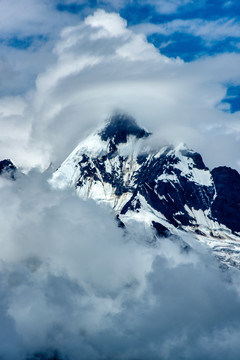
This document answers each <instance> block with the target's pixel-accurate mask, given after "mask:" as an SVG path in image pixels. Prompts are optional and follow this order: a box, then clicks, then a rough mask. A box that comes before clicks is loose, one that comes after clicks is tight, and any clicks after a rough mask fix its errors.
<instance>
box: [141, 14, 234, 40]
mask: <svg viewBox="0 0 240 360" xmlns="http://www.w3.org/2000/svg"><path fill="white" fill-rule="evenodd" d="M134 30H135V31H138V32H140V33H142V32H144V33H145V34H146V35H150V34H153V33H159V34H163V35H171V34H173V33H175V32H182V33H186V34H191V35H194V36H200V37H202V38H203V39H204V40H205V41H216V40H223V39H225V38H226V37H233V38H238V37H239V36H240V24H239V23H238V22H237V21H236V20H235V19H229V18H221V19H219V20H204V19H192V20H189V19H187V20H182V19H177V20H173V21H170V22H167V23H162V24H150V23H146V24H140V25H136V26H135V27H134Z"/></svg>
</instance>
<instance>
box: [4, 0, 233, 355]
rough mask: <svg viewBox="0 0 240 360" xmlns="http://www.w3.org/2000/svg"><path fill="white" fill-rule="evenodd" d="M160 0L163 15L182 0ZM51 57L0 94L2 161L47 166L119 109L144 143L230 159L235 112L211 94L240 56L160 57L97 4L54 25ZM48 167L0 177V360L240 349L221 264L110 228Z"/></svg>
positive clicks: (221, 87) (214, 160)
mask: <svg viewBox="0 0 240 360" xmlns="http://www.w3.org/2000/svg"><path fill="white" fill-rule="evenodd" d="M5 3H6V2H3V4H5ZM168 3H172V6H173V7H172V10H171V9H170V8H169V7H168V8H167V2H165V1H161V6H162V7H164V6H165V12H170V11H173V8H176V7H177V6H180V5H181V4H183V3H187V1H178V2H176V1H172V2H168ZM43 17H44V16H43ZM50 58H51V64H49V65H48V67H47V68H46V69H45V70H44V71H43V72H41V73H40V74H39V76H38V77H37V81H36V87H35V89H32V90H31V91H28V92H27V93H26V94H25V95H22V96H20V95H19V96H15V97H12V96H9V97H2V98H1V99H0V123H1V130H2V133H1V139H0V153H1V156H2V158H12V159H13V160H14V161H15V162H16V163H17V165H19V166H23V167H25V168H28V169H29V168H32V167H35V166H38V167H40V168H42V169H43V168H46V167H48V165H49V163H50V162H51V161H53V162H54V163H55V164H56V165H58V164H59V163H60V162H61V161H62V160H63V159H64V158H65V157H66V155H68V153H69V152H70V151H71V150H72V149H73V148H74V146H75V145H76V144H77V142H78V141H79V139H81V138H83V137H84V136H85V135H86V134H87V133H88V132H90V131H91V130H92V129H94V128H95V126H98V125H99V124H100V123H101V122H102V121H103V120H104V119H105V118H106V117H107V116H108V115H109V114H110V113H111V112H112V111H113V110H115V109H118V110H123V111H126V112H129V113H131V114H132V115H133V116H135V117H136V119H137V120H138V121H139V123H140V124H141V125H143V126H145V127H146V128H147V129H149V130H150V131H154V132H155V133H156V135H155V137H154V136H153V139H152V142H153V144H154V146H159V144H161V143H163V142H173V143H176V142H178V141H185V142H187V143H188V144H189V145H190V146H192V147H193V148H195V149H196V150H198V151H200V152H202V153H203V155H205V158H206V163H207V164H208V165H210V166H214V165H218V164H229V165H232V166H234V167H236V166H237V162H238V161H239V152H238V151H237V150H238V147H237V145H238V141H239V133H240V129H239V120H238V113H235V114H230V113H226V112H223V111H222V109H221V106H220V105H219V104H220V102H221V100H222V99H223V97H224V95H225V92H226V90H225V84H226V83H227V82H234V81H236V82H237V81H239V80H240V70H239V55H237V54H224V55H218V56H215V57H209V58H208V57H206V58H202V59H200V60H198V61H194V62H192V63H188V64H186V63H184V62H183V61H181V60H180V59H169V58H167V57H166V56H163V55H161V54H160V53H159V52H158V51H157V50H156V48H155V47H154V46H153V45H152V44H150V43H148V42H147V40H146V38H145V36H144V35H142V34H141V33H135V32H134V31H133V30H132V29H129V28H128V27H127V24H126V21H125V20H123V19H122V18H121V17H120V16H119V15H118V14H116V13H106V12H104V11H103V10H99V11H97V12H96V13H94V15H90V16H88V17H87V18H86V19H85V20H84V21H82V22H81V23H79V24H78V25H75V26H72V27H67V28H65V29H64V30H63V31H62V32H61V36H60V38H59V40H58V42H57V43H56V44H55V46H54V53H53V54H52V55H51V56H50ZM46 62H47V61H46ZM0 65H1V64H0ZM3 80H4V72H3ZM5 80H6V79H5ZM48 176H49V175H48V173H42V174H41V173H38V172H36V171H35V170H32V171H30V173H29V174H28V175H27V176H22V177H20V178H19V179H18V180H17V181H16V182H11V181H7V180H4V179H0V191H1V202H0V212H1V215H0V228H1V236H0V249H1V253H0V289H1V300H0V319H1V327H0V358H2V359H3V360H16V359H17V360H25V359H26V357H27V356H29V358H28V359H31V356H32V354H34V353H46V352H48V351H49V352H50V353H51V352H52V351H55V350H57V351H58V352H59V353H60V354H61V356H62V357H63V359H68V360H79V359H91V360H94V359H97V360H98V359H128V360H129V359H140V360H141V359H142V360H147V359H169V360H174V359H176V360H179V359H196V360H198V359H199V360H202V359H214V360H215V359H218V360H221V359H224V360H225V359H229V360H235V359H236V358H237V357H238V356H239V355H238V354H239V352H240V345H239V336H240V299H239V284H240V279H239V274H238V273H237V272H234V271H230V270H229V271H227V272H222V270H220V269H219V268H218V264H217V263H216V262H215V260H214V259H213V258H212V257H211V255H209V254H208V253H204V251H203V250H202V249H201V248H199V253H196V252H194V251H190V252H189V253H186V252H183V251H182V250H181V248H180V247H179V245H178V243H176V242H174V241H172V240H171V239H168V240H167V239H164V240H163V239H159V240H158V241H157V242H156V243H154V244H152V243H151V242H152V234H151V233H149V232H148V231H147V230H146V229H144V228H142V229H139V228H138V227H137V228H136V227H135V226H134V224H133V225H132V229H131V230H130V229H129V231H128V233H125V232H123V231H122V230H121V229H118V228H117V226H116V224H115V222H114V220H111V219H113V214H111V213H109V210H108V209H104V208H101V207H98V206H97V205H96V204H94V203H92V202H82V201H81V200H79V199H78V198H77V197H75V195H73V194H72V193H70V192H58V191H53V190H51V189H50V188H49V186H48V183H47V181H46V180H47V178H48ZM186 240H187V241H190V242H192V241H193V240H192V239H186ZM150 243H151V244H150Z"/></svg>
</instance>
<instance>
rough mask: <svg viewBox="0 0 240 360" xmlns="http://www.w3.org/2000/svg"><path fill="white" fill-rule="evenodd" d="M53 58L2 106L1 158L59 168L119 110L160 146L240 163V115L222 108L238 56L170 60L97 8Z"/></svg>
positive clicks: (235, 77)
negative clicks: (181, 146)
mask: <svg viewBox="0 0 240 360" xmlns="http://www.w3.org/2000/svg"><path fill="white" fill-rule="evenodd" d="M51 56H52V57H51V63H50V64H49V65H48V66H47V68H46V70H45V71H43V72H41V73H40V74H39V75H38V77H37V79H36V86H35V89H31V90H30V89H29V90H30V91H29V92H27V93H26V94H25V95H23V96H21V97H18V98H17V100H16V99H15V98H12V102H11V101H10V100H9V98H4V97H3V98H2V99H1V101H0V122H1V124H2V125H1V126H3V127H4V130H5V132H4V133H5V135H4V137H3V138H1V142H0V151H1V154H2V155H1V156H2V157H7V158H12V160H13V161H15V162H16V164H17V165H20V166H23V167H26V168H31V167H34V166H40V167H41V168H42V169H43V168H46V167H48V165H49V163H50V162H53V163H54V164H55V165H56V166H57V165H59V164H60V163H61V161H63V160H64V158H65V157H66V156H67V155H68V153H69V152H70V151H71V150H72V149H73V148H74V147H75V145H77V143H78V141H79V140H81V139H82V138H83V137H84V136H86V135H87V134H88V133H89V132H90V131H92V130H93V129H94V128H95V127H96V126H97V125H99V124H100V123H101V122H102V121H104V120H105V119H106V117H108V116H109V115H110V114H111V113H112V111H114V110H116V109H117V110H120V111H125V112H129V113H130V114H132V115H133V116H134V117H136V119H137V121H139V123H140V124H141V125H143V126H145V127H146V128H147V129H149V130H150V131H153V133H154V134H155V135H154V136H153V139H152V142H153V144H154V145H156V146H159V145H160V144H162V143H166V142H169V143H178V142H180V141H184V142H186V143H187V144H188V145H189V146H190V147H192V148H194V149H196V150H197V151H199V152H202V153H203V155H204V158H205V160H206V162H207V165H209V166H211V167H212V166H215V165H220V164H227V165H231V166H232V167H237V166H238V161H239V154H238V152H237V148H238V145H239V130H238V122H239V115H238V113H235V114H230V113H227V112H224V111H222V108H221V106H220V103H221V100H222V99H223V98H224V96H225V93H226V88H225V85H226V84H227V83H237V82H238V81H240V70H239V66H238V64H239V55H237V54H234V53H233V54H222V55H218V56H214V57H205V58H202V59H199V60H196V61H194V62H192V63H184V62H183V61H182V60H181V59H179V58H177V59H173V58H171V59H170V58H168V57H166V56H164V55H162V54H161V53H160V52H159V51H158V50H157V49H156V48H155V47H154V45H153V44H151V43H149V42H148V41H147V39H146V37H145V35H144V34H143V33H141V32H139V31H138V32H135V30H134V29H131V28H129V27H128V26H127V23H126V21H125V20H124V19H123V18H121V17H120V15H119V14H117V13H107V12H105V11H104V10H97V11H96V12H95V13H94V14H92V15H89V16H88V17H86V18H85V20H84V21H82V22H80V23H79V24H77V25H74V26H71V27H66V28H64V29H63V30H62V31H61V35H60V38H59V40H58V41H57V43H56V44H55V45H54V48H53V55H51ZM53 59H55V60H53ZM20 101H21V102H22V103H23V104H24V105H22V108H21V111H20V110H19V108H16V106H15V105H14V104H16V102H20ZM6 106H8V107H10V109H9V110H8V111H7V113H6ZM1 107H2V109H3V110H1ZM13 127H14V129H15V130H14V131H13V130H12V129H13ZM233 129H234V130H233ZM18 134H20V135H21V136H20V138H19V137H18ZM220 144H221V146H220Z"/></svg>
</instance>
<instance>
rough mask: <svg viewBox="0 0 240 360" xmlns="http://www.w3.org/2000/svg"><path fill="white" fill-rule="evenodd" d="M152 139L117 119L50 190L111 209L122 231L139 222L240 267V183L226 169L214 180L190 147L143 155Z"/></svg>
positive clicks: (77, 153)
mask: <svg viewBox="0 0 240 360" xmlns="http://www.w3.org/2000/svg"><path fill="white" fill-rule="evenodd" d="M149 135H150V133H149V132H147V131H146V130H144V129H143V128H141V127H139V126H138V125H137V123H136V121H135V120H134V119H133V118H132V117H130V116H127V115H123V114H116V115H114V116H113V117H112V118H110V120H109V121H108V122H107V124H106V125H105V127H104V128H103V129H102V130H100V131H98V132H96V133H94V134H92V135H90V136H89V137H88V138H87V139H86V140H84V141H83V142H81V143H80V144H79V145H78V146H77V147H76V149H75V150H74V151H73V152H72V153H71V154H70V155H69V157H68V158H67V159H66V160H65V161H64V162H63V164H62V165H61V166H60V168H59V169H58V170H57V171H56V172H55V173H54V174H53V176H52V178H51V180H50V183H51V184H52V186H54V187H56V188H65V187H74V188H75V189H76V192H77V194H78V195H79V196H80V197H81V198H83V199H87V198H92V199H94V200H95V201H97V202H99V203H102V202H104V203H107V204H109V205H110V206H111V207H112V208H113V209H114V210H115V213H116V217H117V219H118V221H119V224H120V225H121V226H123V227H124V226H128V223H129V222H131V221H133V220H134V221H136V222H141V223H144V224H145V225H146V226H147V227H149V228H152V231H153V232H155V234H156V236H167V234H168V235H169V234H175V235H179V236H181V234H182V232H183V231H184V232H186V231H187V232H190V233H192V234H193V235H194V236H195V237H196V239H197V240H199V241H201V242H203V243H205V244H207V245H209V246H210V247H212V248H213V249H214V251H215V252H216V253H217V255H218V256H219V257H220V258H221V260H222V261H223V262H224V263H227V264H228V265H229V264H232V265H234V264H237V266H239V267H240V261H239V260H238V258H239V252H240V243H239V240H240V191H239V190H240V175H239V174H238V173H237V171H236V170H232V169H230V168H227V167H220V168H216V169H214V170H213V171H212V172H211V171H210V170H209V169H208V168H207V167H206V165H205V164H204V162H203V159H202V157H201V155H200V154H199V153H197V152H195V151H193V150H191V149H189V148H188V147H187V146H186V145H185V144H179V145H178V146H177V147H173V146H165V147H162V148H160V149H159V150H158V151H150V152H148V153H146V152H143V150H142V149H143V147H144V141H145V139H146V137H148V136H149ZM229 184H230V186H229ZM231 184H232V187H231ZM235 190H236V191H235ZM229 254H231V256H229Z"/></svg>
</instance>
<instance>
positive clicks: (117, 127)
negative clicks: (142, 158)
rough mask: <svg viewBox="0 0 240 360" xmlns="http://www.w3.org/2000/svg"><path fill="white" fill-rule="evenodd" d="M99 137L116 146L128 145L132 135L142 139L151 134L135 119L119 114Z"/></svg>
mask: <svg viewBox="0 0 240 360" xmlns="http://www.w3.org/2000/svg"><path fill="white" fill-rule="evenodd" d="M99 135H100V137H101V139H102V140H103V141H107V140H112V141H113V142H114V143H115V144H120V143H126V142H127V137H128V136H130V135H134V136H136V138H138V139H140V138H143V137H147V136H149V135H150V133H149V132H147V131H146V130H144V129H143V128H140V127H139V126H138V124H137V123H136V120H135V119H134V118H133V117H131V116H129V115H125V114H120V113H117V114H115V115H113V116H112V117H111V118H110V119H109V121H108V122H107V124H106V126H105V127H104V129H102V130H101V131H100V132H99Z"/></svg>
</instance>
